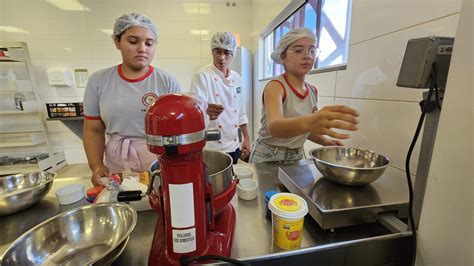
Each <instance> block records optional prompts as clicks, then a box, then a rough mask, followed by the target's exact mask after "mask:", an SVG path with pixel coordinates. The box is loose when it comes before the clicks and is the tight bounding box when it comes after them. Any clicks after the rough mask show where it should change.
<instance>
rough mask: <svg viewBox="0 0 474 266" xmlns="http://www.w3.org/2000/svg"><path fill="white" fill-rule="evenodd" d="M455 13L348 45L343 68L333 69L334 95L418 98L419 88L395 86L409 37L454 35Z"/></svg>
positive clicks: (393, 98)
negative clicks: (336, 70) (335, 77)
mask: <svg viewBox="0 0 474 266" xmlns="http://www.w3.org/2000/svg"><path fill="white" fill-rule="evenodd" d="M458 18H459V15H452V16H449V17H446V18H442V19H438V20H435V21H432V22H430V23H426V24H422V25H419V26H416V27H413V28H409V29H406V30H403V31H400V32H396V33H393V34H389V35H386V36H383V37H380V38H377V39H373V40H369V41H366V42H362V43H359V44H356V45H352V46H350V47H349V62H348V65H347V69H346V70H341V71H338V72H337V84H336V96H337V97H351V98H363V99H386V100H399V101H419V100H420V99H421V90H414V89H406V88H398V87H397V86H396V82H397V78H398V73H399V71H400V65H401V62H402V59H403V54H404V52H405V47H406V43H407V41H408V40H409V39H413V38H420V37H425V36H432V35H438V36H454V35H455V33H456V27H457V22H458Z"/></svg>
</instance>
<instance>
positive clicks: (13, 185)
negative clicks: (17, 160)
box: [0, 172, 56, 216]
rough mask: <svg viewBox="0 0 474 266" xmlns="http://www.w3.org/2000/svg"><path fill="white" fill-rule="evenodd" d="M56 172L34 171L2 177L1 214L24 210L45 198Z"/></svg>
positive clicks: (0, 182)
mask: <svg viewBox="0 0 474 266" xmlns="http://www.w3.org/2000/svg"><path fill="white" fill-rule="evenodd" d="M55 177H56V173H50V172H34V173H26V174H17V175H8V176H2V177H0V216H4V215H9V214H12V213H15V212H19V211H21V210H24V209H26V208H28V207H30V206H31V205H33V204H35V203H37V202H39V201H40V200H42V199H43V198H44V196H45V195H46V194H48V191H49V190H50V189H51V186H52V185H53V180H54V178H55Z"/></svg>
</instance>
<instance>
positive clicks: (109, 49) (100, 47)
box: [89, 39, 122, 60]
mask: <svg viewBox="0 0 474 266" xmlns="http://www.w3.org/2000/svg"><path fill="white" fill-rule="evenodd" d="M89 44H90V54H91V57H90V58H94V59H107V60H111V59H116V58H117V59H121V58H122V55H121V54H120V51H119V50H117V48H116V47H115V44H114V43H113V41H112V39H109V40H103V41H100V40H92V41H90V42H89Z"/></svg>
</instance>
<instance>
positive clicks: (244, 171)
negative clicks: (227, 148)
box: [234, 166, 253, 179]
mask: <svg viewBox="0 0 474 266" xmlns="http://www.w3.org/2000/svg"><path fill="white" fill-rule="evenodd" d="M234 174H235V175H236V176H237V178H239V179H252V177H253V170H252V168H251V167H250V166H234Z"/></svg>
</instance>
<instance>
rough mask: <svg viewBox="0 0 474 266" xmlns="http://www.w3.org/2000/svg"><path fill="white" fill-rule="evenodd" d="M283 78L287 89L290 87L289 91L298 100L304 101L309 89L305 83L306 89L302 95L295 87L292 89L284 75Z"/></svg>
mask: <svg viewBox="0 0 474 266" xmlns="http://www.w3.org/2000/svg"><path fill="white" fill-rule="evenodd" d="M283 78H284V79H285V81H286V84H288V87H290V89H291V90H292V91H293V93H294V94H295V95H296V96H298V98H300V99H304V98H306V96H308V94H309V89H308V87H307V86H306V82H305V84H304V85H305V88H306V91H305V92H304V94H301V93H300V92H299V91H298V90H297V89H295V87H293V85H291V83H290V82H289V81H288V78H287V77H286V75H285V74H283Z"/></svg>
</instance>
